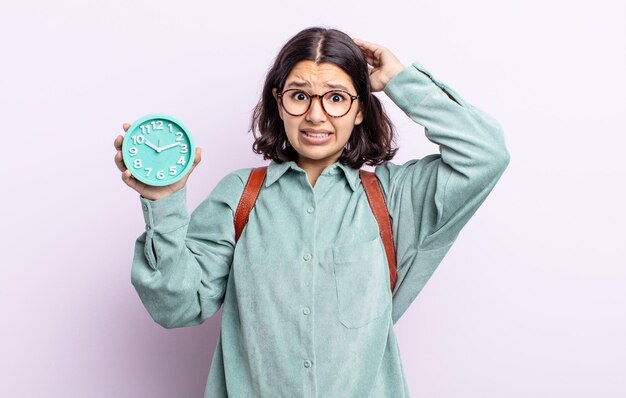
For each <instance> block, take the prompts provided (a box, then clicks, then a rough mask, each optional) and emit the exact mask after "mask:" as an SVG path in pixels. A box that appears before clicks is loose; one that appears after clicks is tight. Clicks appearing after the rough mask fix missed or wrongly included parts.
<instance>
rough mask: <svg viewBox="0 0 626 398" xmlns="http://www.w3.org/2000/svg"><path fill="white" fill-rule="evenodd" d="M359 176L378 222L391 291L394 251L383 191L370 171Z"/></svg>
mask: <svg viewBox="0 0 626 398" xmlns="http://www.w3.org/2000/svg"><path fill="white" fill-rule="evenodd" d="M359 174H360V176H361V182H362V183H363V188H364V189H365V195H366V196H367V200H368V201H369V203H370V207H371V208H372V212H373V213H374V217H375V218H376V222H378V229H379V230H380V237H381V238H382V240H383V246H385V253H386V254H387V263H389V280H390V281H391V291H392V292H393V288H394V287H395V286H396V278H397V275H396V250H395V248H394V246H393V235H392V232H391V221H390V219H389V210H388V209H387V204H386V203H385V198H384V197H383V191H382V190H381V189H380V185H378V179H377V178H376V175H375V174H374V173H372V172H370V171H365V170H359Z"/></svg>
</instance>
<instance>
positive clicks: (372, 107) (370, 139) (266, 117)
mask: <svg viewBox="0 0 626 398" xmlns="http://www.w3.org/2000/svg"><path fill="white" fill-rule="evenodd" d="M305 60H309V61H314V62H315V63H318V64H319V63H322V62H330V63H332V64H335V65H337V66H338V67H339V68H341V69H342V70H343V71H344V72H346V73H347V74H348V76H350V78H351V79H352V83H353V84H354V87H355V88H356V91H357V95H359V96H360V97H359V101H360V105H361V109H362V110H363V113H364V115H363V116H364V119H363V122H361V123H360V124H359V125H356V126H354V129H353V130H352V134H351V135H350V139H349V140H348V143H347V144H346V147H345V148H344V150H343V152H342V154H341V157H340V158H339V162H341V163H343V164H346V165H348V166H350V167H353V168H356V169H360V168H361V166H362V165H363V163H365V164H368V165H370V166H375V165H378V164H381V163H382V162H384V161H386V160H390V159H392V158H393V156H394V155H395V154H396V152H397V150H398V149H397V148H396V147H395V131H394V126H393V124H392V123H391V120H390V119H389V117H388V116H387V114H386V113H385V111H384V109H383V106H382V104H381V103H380V100H379V99H378V98H377V97H376V96H375V95H373V94H372V92H371V87H370V81H369V71H368V66H367V61H366V60H365V57H364V56H363V53H362V52H361V49H360V48H359V47H358V46H357V45H356V43H354V41H353V40H352V39H351V38H350V36H348V35H346V34H345V33H343V32H341V31H339V30H336V29H326V28H320V27H312V28H308V29H304V30H302V31H300V32H299V33H298V34H296V35H295V36H294V37H292V38H291V39H290V40H289V41H288V42H287V43H286V44H285V45H284V46H283V48H282V49H281V50H280V52H279V53H278V55H277V56H276V60H275V61H274V65H273V66H272V67H271V68H270V70H269V71H268V73H267V77H266V79H265V84H264V86H263V92H262V94H261V99H260V100H259V102H258V104H257V105H256V106H255V108H254V110H253V113H252V120H251V124H250V131H252V132H253V134H254V138H255V141H254V144H253V145H252V149H253V150H254V152H255V153H258V154H261V155H263V159H272V160H274V161H276V162H277V163H283V162H286V161H290V160H296V159H297V157H298V153H297V152H296V150H295V149H294V148H293V147H292V146H291V145H290V144H289V141H288V140H287V134H286V133H285V127H284V124H283V121H282V119H281V118H280V115H279V113H278V103H277V102H276V100H275V98H274V95H273V92H272V89H273V88H276V89H278V91H279V92H280V91H282V89H283V86H284V84H285V81H286V80H287V76H289V73H290V72H291V69H292V68H293V67H294V66H295V65H296V64H297V63H298V62H300V61H305Z"/></svg>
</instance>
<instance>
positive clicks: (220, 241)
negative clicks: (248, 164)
mask: <svg viewBox="0 0 626 398" xmlns="http://www.w3.org/2000/svg"><path fill="white" fill-rule="evenodd" d="M245 178H247V175H246V173H245V172H242V171H238V172H234V173H231V174H229V175H227V176H226V177H225V178H224V179H223V180H222V181H220V182H219V183H218V184H217V186H216V187H215V189H214V190H213V191H212V192H211V194H210V195H209V196H208V197H207V198H206V199H205V200H204V201H203V202H202V203H201V204H200V205H199V206H198V207H197V208H196V210H194V212H193V213H192V214H191V216H190V215H189V214H188V212H187V201H186V192H187V191H186V188H183V189H182V190H180V191H178V192H176V193H174V194H172V195H170V196H168V197H166V198H163V199H159V200H156V201H152V200H148V199H145V198H143V197H140V201H141V205H142V209H143V214H144V219H145V222H146V231H145V232H144V233H143V234H141V236H140V237H139V238H138V239H137V241H136V243H135V254H134V258H133V264H132V269H131V282H132V284H133V286H134V287H135V289H136V291H137V293H138V294H139V297H140V298H141V301H142V302H143V304H144V306H145V307H146V309H147V310H148V312H149V313H150V315H151V316H152V318H153V319H154V320H155V321H156V322H157V323H158V324H160V325H161V326H163V327H165V328H174V327H182V326H191V325H196V324H200V323H202V322H203V321H205V320H206V319H208V318H209V317H211V316H212V315H214V314H215V313H216V312H217V310H218V309H219V308H220V306H221V304H222V301H223V298H224V293H225V290H226V283H227V281H228V275H229V272H230V266H231V262H232V256H233V251H234V246H235V231H234V224H233V219H234V212H235V209H236V206H237V203H238V201H239V198H240V196H241V193H242V192H243V187H244V183H245V182H244V181H245Z"/></svg>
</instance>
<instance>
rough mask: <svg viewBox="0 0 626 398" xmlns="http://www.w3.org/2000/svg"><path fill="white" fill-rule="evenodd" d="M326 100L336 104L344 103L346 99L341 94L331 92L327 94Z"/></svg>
mask: <svg viewBox="0 0 626 398" xmlns="http://www.w3.org/2000/svg"><path fill="white" fill-rule="evenodd" d="M328 99H329V100H330V102H334V103H338V102H342V101H346V100H347V99H348V97H347V96H346V95H345V94H344V93H342V92H333V93H329V94H328Z"/></svg>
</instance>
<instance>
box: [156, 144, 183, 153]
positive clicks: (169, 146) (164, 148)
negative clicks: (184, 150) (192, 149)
mask: <svg viewBox="0 0 626 398" xmlns="http://www.w3.org/2000/svg"><path fill="white" fill-rule="evenodd" d="M178 145H180V142H175V143H173V144H171V145H168V146H164V147H163V148H159V149H161V150H162V151H164V150H166V149H170V148H173V147H175V146H178Z"/></svg>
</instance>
